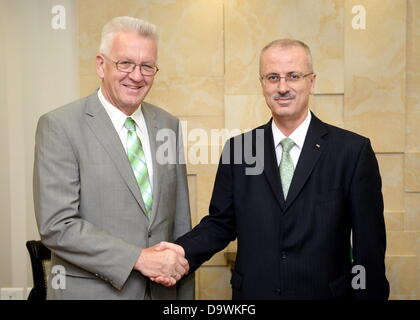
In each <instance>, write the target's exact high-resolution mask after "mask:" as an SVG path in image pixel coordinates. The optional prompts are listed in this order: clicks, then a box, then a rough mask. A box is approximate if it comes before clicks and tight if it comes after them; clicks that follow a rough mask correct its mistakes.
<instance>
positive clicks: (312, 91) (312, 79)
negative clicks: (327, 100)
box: [311, 73, 316, 94]
mask: <svg viewBox="0 0 420 320" xmlns="http://www.w3.org/2000/svg"><path fill="white" fill-rule="evenodd" d="M315 80H316V74H315V73H314V74H313V75H312V76H311V94H314V93H315Z"/></svg>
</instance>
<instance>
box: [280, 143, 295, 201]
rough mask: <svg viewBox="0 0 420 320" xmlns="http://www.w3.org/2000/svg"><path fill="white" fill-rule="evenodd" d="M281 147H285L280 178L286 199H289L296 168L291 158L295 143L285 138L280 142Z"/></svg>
mask: <svg viewBox="0 0 420 320" xmlns="http://www.w3.org/2000/svg"><path fill="white" fill-rule="evenodd" d="M280 144H281V146H282V147H283V152H282V155H281V161H280V166H279V170H280V178H281V186H282V188H283V195H284V199H285V200H286V198H287V193H288V192H289V187H290V183H291V182H292V178H293V172H294V170H295V169H294V166H293V161H292V157H291V156H290V150H291V149H292V148H293V146H294V145H295V143H294V142H293V140H292V139H290V138H284V139H283V140H281V141H280Z"/></svg>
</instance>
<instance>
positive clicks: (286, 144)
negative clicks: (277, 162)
mask: <svg viewBox="0 0 420 320" xmlns="http://www.w3.org/2000/svg"><path fill="white" fill-rule="evenodd" d="M280 144H281V146H282V148H283V151H284V152H289V151H290V150H291V149H292V148H293V146H294V145H295V143H294V142H293V140H292V139H290V138H284V139H283V140H281V141H280Z"/></svg>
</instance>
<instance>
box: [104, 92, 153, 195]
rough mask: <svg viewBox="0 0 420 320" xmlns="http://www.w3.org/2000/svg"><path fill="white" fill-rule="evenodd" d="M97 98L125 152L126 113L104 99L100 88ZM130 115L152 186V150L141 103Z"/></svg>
mask: <svg viewBox="0 0 420 320" xmlns="http://www.w3.org/2000/svg"><path fill="white" fill-rule="evenodd" d="M98 98H99V101H101V103H102V105H103V106H104V108H105V110H106V112H107V113H108V116H109V117H110V118H111V121H112V124H113V125H114V128H115V130H116V131H117V133H118V136H119V137H120V139H121V143H122V145H123V146H124V150H125V152H126V153H127V134H128V130H127V128H126V127H124V122H125V120H126V119H127V115H126V114H124V113H123V112H122V111H121V110H120V109H118V108H117V107H115V106H113V105H112V104H111V103H110V102H109V101H108V100H106V98H105V97H104V95H103V93H102V91H101V89H99V90H98ZM130 117H131V118H133V120H134V121H135V122H136V133H137V136H138V137H139V139H140V141H141V144H142V146H143V152H144V156H145V157H146V164H147V171H148V173H149V180H150V185H151V187H152V188H153V162H152V152H151V150H150V142H149V134H148V132H147V126H146V121H145V120H144V116H143V112H142V109H141V105H140V107H139V108H138V109H137V110H136V111H135V112H134V113H133V114H132V115H131V116H130Z"/></svg>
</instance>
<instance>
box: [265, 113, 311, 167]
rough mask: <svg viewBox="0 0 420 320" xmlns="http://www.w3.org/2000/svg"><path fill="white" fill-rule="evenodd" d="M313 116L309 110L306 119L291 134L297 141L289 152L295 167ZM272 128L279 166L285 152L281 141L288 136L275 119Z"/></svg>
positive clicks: (294, 140)
mask: <svg viewBox="0 0 420 320" xmlns="http://www.w3.org/2000/svg"><path fill="white" fill-rule="evenodd" d="M311 118H312V116H311V112H310V111H309V110H308V115H307V116H306V118H305V120H304V121H303V122H302V123H301V124H300V125H299V127H297V128H296V129H295V130H294V131H293V132H292V133H291V134H290V135H289V138H290V139H292V140H293V142H294V143H295V145H294V146H293V147H292V149H291V150H290V152H289V153H290V157H291V158H292V161H293V166H294V168H295V169H296V165H297V163H298V160H299V157H300V153H301V152H302V148H303V143H304V142H305V138H306V133H307V132H308V128H309V124H310V123H311ZM271 129H272V131H273V138H274V146H275V148H276V156H277V166H279V165H280V161H281V156H282V152H283V147H282V146H281V144H280V141H282V140H283V139H284V138H287V137H286V136H285V135H284V134H283V132H281V131H280V129H279V128H277V126H276V124H275V123H274V120H273V121H271Z"/></svg>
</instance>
